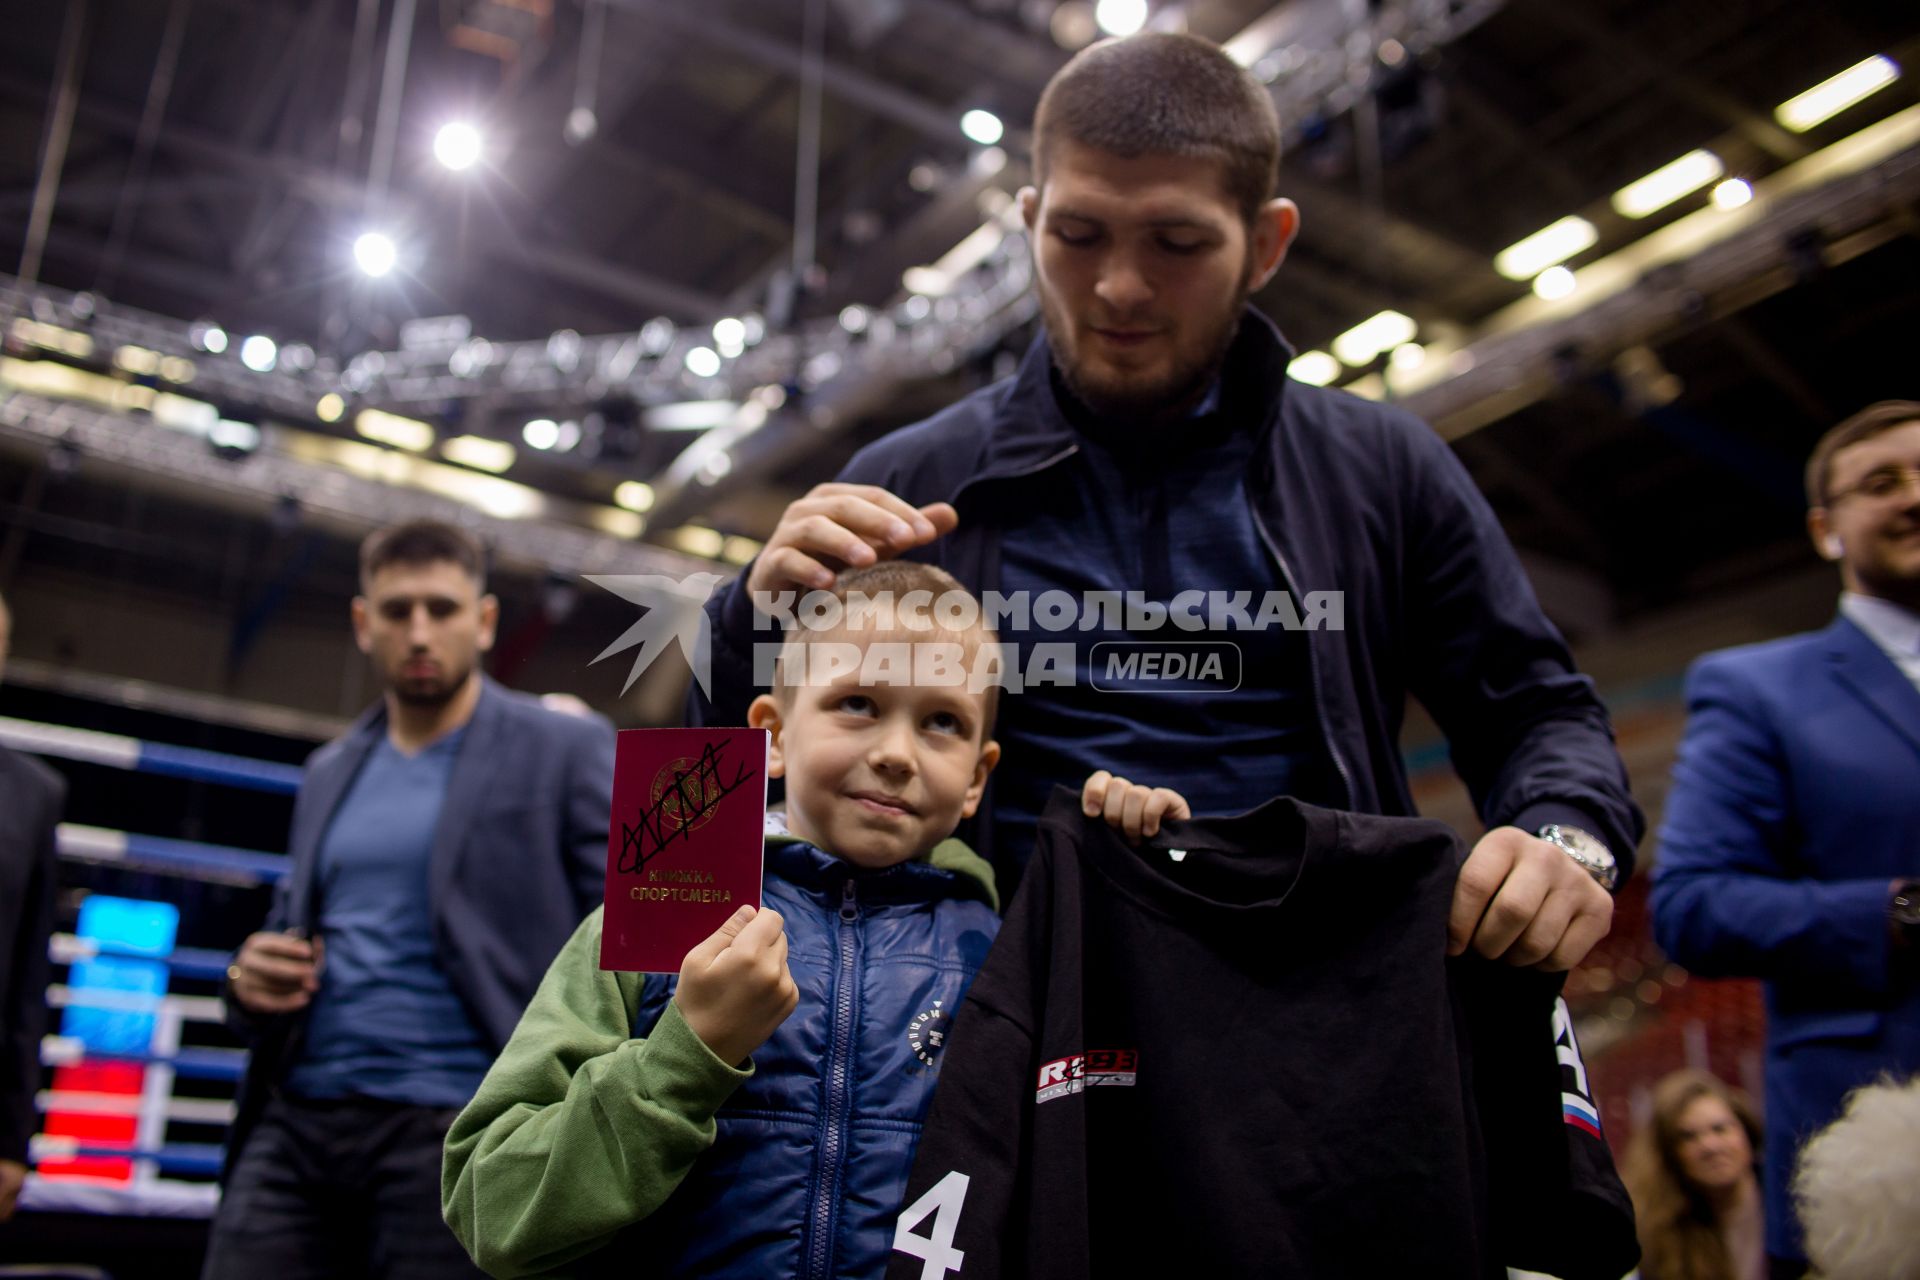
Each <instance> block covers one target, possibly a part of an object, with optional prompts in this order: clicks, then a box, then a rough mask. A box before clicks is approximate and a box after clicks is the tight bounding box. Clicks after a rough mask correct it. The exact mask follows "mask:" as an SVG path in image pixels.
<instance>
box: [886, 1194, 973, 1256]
mask: <svg viewBox="0 0 1920 1280" xmlns="http://www.w3.org/2000/svg"><path fill="white" fill-rule="evenodd" d="M967 1181H968V1179H967V1175H966V1174H964V1173H961V1172H960V1171H959V1170H957V1169H956V1170H955V1171H954V1172H952V1173H949V1174H948V1175H947V1176H946V1177H944V1178H942V1179H940V1181H938V1182H936V1183H934V1184H933V1186H932V1187H931V1188H930V1189H929V1190H928V1191H927V1194H925V1195H923V1196H921V1197H920V1198H919V1199H918V1200H915V1201H914V1202H913V1203H912V1204H910V1205H908V1206H907V1207H906V1208H904V1209H902V1210H901V1211H900V1221H899V1223H898V1224H896V1225H895V1226H894V1229H893V1247H894V1249H895V1250H896V1251H897V1252H900V1253H907V1254H912V1255H913V1256H914V1257H916V1258H922V1259H925V1261H926V1265H925V1266H923V1267H921V1268H920V1280H945V1277H946V1274H947V1272H949V1271H954V1272H957V1271H959V1270H960V1262H961V1260H962V1259H963V1258H965V1257H966V1254H965V1253H963V1252H962V1251H961V1250H959V1249H956V1248H954V1247H953V1236H954V1233H955V1232H956V1231H958V1230H959V1229H960V1206H961V1205H963V1204H965V1203H966V1201H967ZM928 1214H932V1215H933V1234H932V1235H930V1236H917V1235H915V1234H913V1229H914V1228H915V1227H917V1226H919V1225H920V1224H921V1223H922V1222H923V1221H925V1220H926V1216H927V1215H928Z"/></svg>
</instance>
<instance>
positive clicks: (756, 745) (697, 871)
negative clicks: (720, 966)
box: [600, 729, 767, 973]
mask: <svg viewBox="0 0 1920 1280" xmlns="http://www.w3.org/2000/svg"><path fill="white" fill-rule="evenodd" d="M766 816H767V733H766V731H765V730H764V729H627V730H623V731H622V732H621V733H620V735H619V740H618V745H617V747H616V749H615V755H614V765H613V817H612V821H611V823H610V824H609V829H608V833H607V889H606V913H605V920H604V925H603V929H602V932H601V938H600V967H601V968H602V969H625V970H634V971H638V972H643V973H678V972H679V971H680V966H681V962H682V961H683V960H684V959H685V958H686V956H687V953H688V952H690V951H692V950H693V949H694V948H695V947H696V946H698V945H700V944H701V943H702V942H704V941H706V940H707V939H708V938H709V937H711V936H712V935H713V933H714V932H715V931H716V930H718V929H719V928H720V926H721V925H723V924H726V923H727V922H728V920H729V919H731V918H732V917H733V915H734V913H735V912H737V911H738V910H739V909H740V908H741V907H743V906H747V907H754V908H756V909H757V908H758V907H759V906H760V878H761V872H762V846H763V841H764V839H765V832H766Z"/></svg>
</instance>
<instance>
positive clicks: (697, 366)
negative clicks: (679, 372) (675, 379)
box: [687, 347, 720, 378]
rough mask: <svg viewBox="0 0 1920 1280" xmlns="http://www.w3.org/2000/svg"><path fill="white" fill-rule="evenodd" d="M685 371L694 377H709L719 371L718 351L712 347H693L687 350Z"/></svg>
mask: <svg viewBox="0 0 1920 1280" xmlns="http://www.w3.org/2000/svg"><path fill="white" fill-rule="evenodd" d="M687 371H688V372H689V373H691V374H693V376H694V377H696V378H711V377H712V376H713V375H714V374H716V373H718V372H720V353H719V352H717V351H715V350H714V349H713V348H712V347H695V348H694V349H693V350H691V351H689V352H687Z"/></svg>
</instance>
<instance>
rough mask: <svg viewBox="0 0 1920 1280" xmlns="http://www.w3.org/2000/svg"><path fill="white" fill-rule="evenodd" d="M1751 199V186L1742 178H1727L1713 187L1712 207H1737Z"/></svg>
mask: <svg viewBox="0 0 1920 1280" xmlns="http://www.w3.org/2000/svg"><path fill="white" fill-rule="evenodd" d="M1751 199H1753V188H1752V187H1750V186H1748V185H1747V183H1746V180H1745V179H1743V178H1728V179H1727V180H1726V181H1725V182H1723V183H1721V184H1720V185H1718V186H1716V187H1715V188H1714V189H1713V207H1714V208H1716V209H1722V210H1725V209H1738V208H1739V207H1740V206H1741V205H1743V204H1745V203H1746V202H1747V201H1749V200H1751Z"/></svg>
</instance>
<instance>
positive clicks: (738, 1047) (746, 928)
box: [673, 907, 800, 1066]
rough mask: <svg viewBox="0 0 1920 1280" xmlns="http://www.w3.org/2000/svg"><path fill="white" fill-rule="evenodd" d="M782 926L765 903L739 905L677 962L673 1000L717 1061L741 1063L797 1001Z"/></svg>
mask: <svg viewBox="0 0 1920 1280" xmlns="http://www.w3.org/2000/svg"><path fill="white" fill-rule="evenodd" d="M784 924H785V922H784V921H782V920H781V919H780V913H779V912H778V911H775V910H774V909H773V908H771V907H763V908H761V909H759V910H757V911H756V910H755V909H754V908H752V907H741V908H740V909H739V910H738V911H736V912H734V913H733V914H732V915H731V916H729V917H728V918H727V922H726V923H725V924H723V925H721V926H720V927H719V928H718V929H716V930H715V931H714V933H713V935H712V936H711V937H709V938H708V939H707V940H706V941H704V942H702V943H701V944H700V945H699V946H697V947H695V948H694V949H693V950H691V951H689V952H687V958H686V959H685V960H683V961H681V962H680V986H679V988H678V990H676V991H675V992H674V996H673V1001H674V1003H675V1004H677V1005H679V1006H680V1016H681V1017H682V1018H684V1019H686V1023H687V1025H688V1026H689V1027H691V1028H692V1029H693V1033H694V1034H695V1035H697V1036H699V1037H700V1039H701V1040H702V1041H704V1042H705V1044H706V1046H707V1048H709V1049H711V1050H713V1054H714V1056H715V1057H716V1058H719V1059H720V1060H721V1061H722V1062H725V1063H728V1064H731V1065H735V1066H738V1065H739V1064H741V1063H744V1062H745V1061H746V1060H747V1059H748V1057H750V1056H751V1055H752V1054H753V1051H754V1050H755V1049H758V1048H759V1047H760V1046H761V1045H763V1044H765V1043H766V1042H767V1037H768V1036H770V1035H772V1034H773V1032H774V1028H776V1027H778V1026H779V1025H780V1024H781V1023H783V1022H785V1021H786V1020H787V1015H788V1014H790V1013H792V1012H793V1009H794V1006H795V1005H797V1004H799V1003H800V989H799V988H798V987H797V986H795V985H794V982H793V974H792V972H791V971H789V970H788V968H787V932H786V929H785V927H784Z"/></svg>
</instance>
